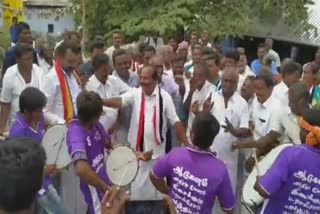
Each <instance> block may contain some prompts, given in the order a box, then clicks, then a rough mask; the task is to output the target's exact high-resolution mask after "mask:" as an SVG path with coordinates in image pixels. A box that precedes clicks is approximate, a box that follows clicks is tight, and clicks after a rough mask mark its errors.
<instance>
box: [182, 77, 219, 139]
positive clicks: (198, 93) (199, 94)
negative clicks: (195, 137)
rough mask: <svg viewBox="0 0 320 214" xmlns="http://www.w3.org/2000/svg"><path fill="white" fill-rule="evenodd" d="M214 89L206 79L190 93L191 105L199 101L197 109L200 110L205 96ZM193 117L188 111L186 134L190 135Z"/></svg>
mask: <svg viewBox="0 0 320 214" xmlns="http://www.w3.org/2000/svg"><path fill="white" fill-rule="evenodd" d="M215 91H216V86H215V85H213V84H211V83H210V82H208V81H205V83H204V85H203V86H202V88H201V89H200V90H198V89H197V90H195V91H194V92H193V94H192V98H191V105H192V104H193V103H195V102H196V101H197V102H198V103H199V111H202V107H203V104H204V102H205V101H206V98H207V97H208V95H209V94H210V93H214V92H215ZM194 118H195V114H194V113H193V112H192V111H191V107H190V111H189V117H188V128H187V136H188V137H190V130H191V127H192V122H193V120H194Z"/></svg>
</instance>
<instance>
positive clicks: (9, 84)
mask: <svg viewBox="0 0 320 214" xmlns="http://www.w3.org/2000/svg"><path fill="white" fill-rule="evenodd" d="M42 75H43V70H42V69H41V68H40V67H39V66H37V65H36V64H33V65H32V74H31V81H30V82H29V83H26V82H25V80H24V78H23V77H22V76H21V74H20V72H19V69H18V65H17V64H15V65H13V66H11V67H9V68H8V69H7V71H6V73H5V75H4V77H3V85H2V90H1V98H0V101H1V102H2V103H10V115H9V126H11V124H12V123H13V122H14V119H15V116H16V113H17V112H18V111H19V96H20V94H21V92H22V91H23V90H24V89H25V88H27V87H35V88H39V89H40V88H41V84H42Z"/></svg>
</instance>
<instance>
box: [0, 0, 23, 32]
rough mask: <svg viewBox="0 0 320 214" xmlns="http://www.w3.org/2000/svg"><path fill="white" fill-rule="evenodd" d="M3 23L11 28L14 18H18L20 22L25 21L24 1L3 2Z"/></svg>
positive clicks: (6, 0) (9, 0) (4, 0)
mask: <svg viewBox="0 0 320 214" xmlns="http://www.w3.org/2000/svg"><path fill="white" fill-rule="evenodd" d="M2 2H3V3H2V5H3V23H4V25H6V26H11V24H12V18H13V17H18V20H19V22H22V21H24V17H23V0H3V1H2Z"/></svg>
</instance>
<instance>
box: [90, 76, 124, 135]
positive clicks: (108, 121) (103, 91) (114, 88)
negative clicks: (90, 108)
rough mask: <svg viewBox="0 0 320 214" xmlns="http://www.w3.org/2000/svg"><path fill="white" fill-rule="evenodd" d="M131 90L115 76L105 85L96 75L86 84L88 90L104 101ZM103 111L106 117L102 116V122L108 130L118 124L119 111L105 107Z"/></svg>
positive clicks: (109, 78)
mask: <svg viewBox="0 0 320 214" xmlns="http://www.w3.org/2000/svg"><path fill="white" fill-rule="evenodd" d="M129 89H130V87H129V86H128V85H127V84H125V83H124V82H123V81H122V80H120V79H118V78H117V77H115V76H113V75H109V76H108V79H107V81H106V83H105V84H103V83H102V82H100V81H99V80H98V79H97V77H96V76H95V75H92V76H91V77H90V78H89V81H88V82H87V84H86V90H88V91H94V92H96V93H98V94H99V95H100V97H101V98H102V99H107V98H111V97H116V96H120V95H121V94H123V93H125V92H127V91H128V90H129ZM103 111H104V113H105V115H103V116H101V118H100V122H101V123H102V125H103V126H104V128H105V129H106V130H108V129H109V128H111V126H112V125H113V124H114V123H115V122H116V120H117V116H118V111H117V110H116V109H113V108H108V107H103Z"/></svg>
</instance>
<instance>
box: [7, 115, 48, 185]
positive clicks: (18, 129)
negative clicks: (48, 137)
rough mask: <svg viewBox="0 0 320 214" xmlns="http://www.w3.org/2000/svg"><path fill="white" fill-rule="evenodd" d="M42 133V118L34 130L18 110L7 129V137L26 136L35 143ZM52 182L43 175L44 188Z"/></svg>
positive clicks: (39, 141) (41, 136) (40, 139)
mask: <svg viewBox="0 0 320 214" xmlns="http://www.w3.org/2000/svg"><path fill="white" fill-rule="evenodd" d="M43 134H44V118H42V119H41V120H40V121H39V123H38V127H37V130H34V129H33V128H31V127H30V125H29V124H28V123H27V122H26V121H25V120H24V118H23V117H22V115H21V114H20V113H19V112H18V113H17V114H16V119H15V121H14V123H13V124H12V126H11V128H10V130H9V137H26V138H31V139H33V140H34V141H35V142H37V143H39V144H40V143H41V141H42V138H43ZM51 183H52V181H51V178H50V176H45V177H44V180H43V185H42V188H43V189H44V190H47V189H48V186H49V185H50V184H51Z"/></svg>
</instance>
